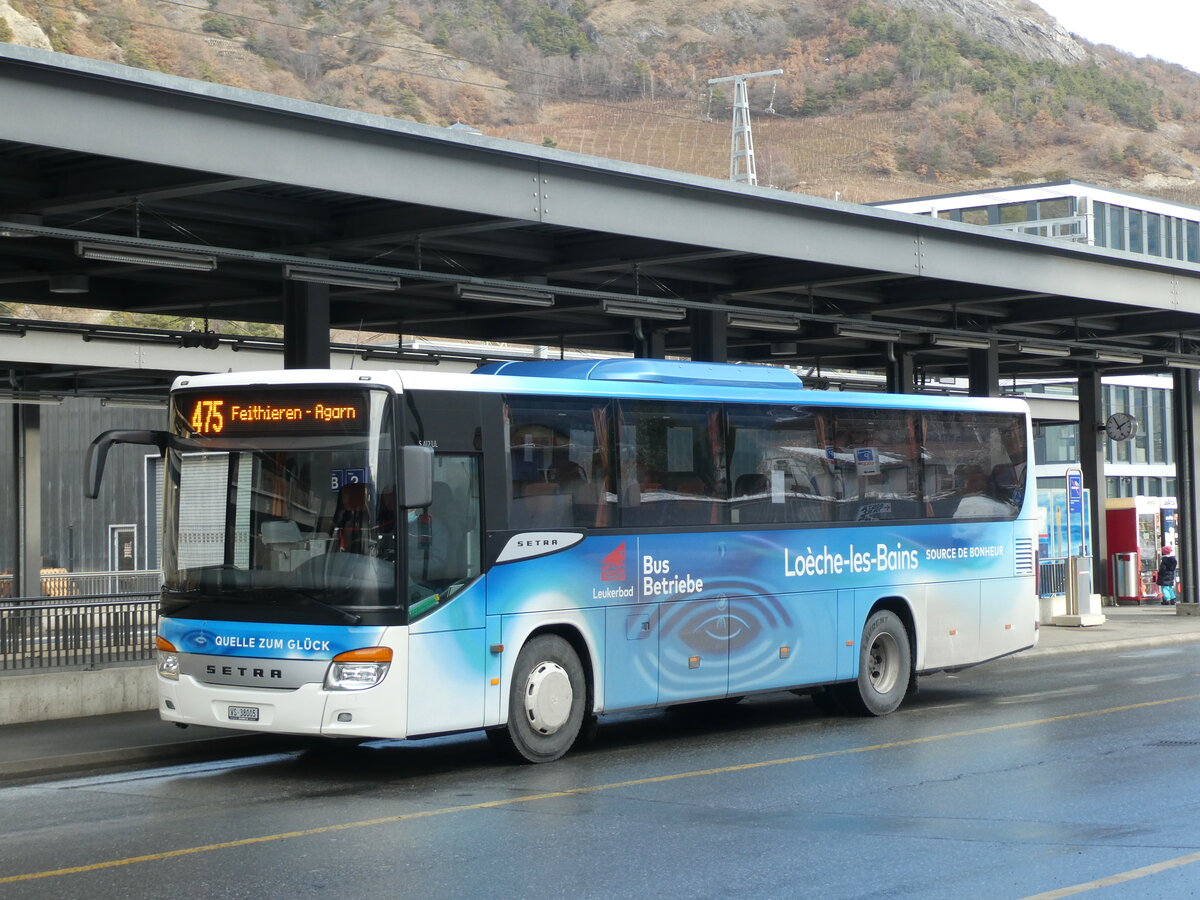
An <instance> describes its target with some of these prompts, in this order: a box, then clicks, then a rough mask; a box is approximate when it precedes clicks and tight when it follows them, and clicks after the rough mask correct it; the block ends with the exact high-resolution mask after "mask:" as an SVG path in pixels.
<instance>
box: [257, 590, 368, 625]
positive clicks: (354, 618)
mask: <svg viewBox="0 0 1200 900" xmlns="http://www.w3.org/2000/svg"><path fill="white" fill-rule="evenodd" d="M276 590H277V591H278V592H279V593H282V594H287V595H290V596H297V597H300V598H301V599H303V600H307V601H308V602H309V603H312V604H315V605H317V606H320V607H322V608H324V609H327V610H329V611H330V612H333V613H337V614H338V615H339V616H341V618H342V621H343V622H345V623H346V624H348V625H357V624H359V623H360V622H361V621H362V616H360V615H358V614H356V613H352V612H349V611H347V610H345V609H342V608H341V607H340V606H335V605H334V604H332V603H328V602H326V601H324V600H320V599H318V598H317V597H316V592H315V591H311V590H305V589H304V588H276Z"/></svg>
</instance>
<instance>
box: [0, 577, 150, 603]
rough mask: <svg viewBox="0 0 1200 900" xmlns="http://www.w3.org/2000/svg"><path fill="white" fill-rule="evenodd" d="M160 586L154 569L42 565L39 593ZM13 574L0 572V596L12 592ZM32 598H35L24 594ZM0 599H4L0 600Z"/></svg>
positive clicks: (88, 593) (144, 590)
mask: <svg viewBox="0 0 1200 900" xmlns="http://www.w3.org/2000/svg"><path fill="white" fill-rule="evenodd" d="M160 587H162V572H159V571H158V570H157V569H154V570H144V571H136V572H68V571H67V570H66V569H42V596H44V597H74V598H82V597H94V596H96V595H98V594H153V593H157V592H158V589H159V588H160ZM13 590H14V587H13V576H12V575H11V574H4V575H0V598H9V597H12V594H13ZM26 599H36V598H26ZM0 602H4V601H3V600H0Z"/></svg>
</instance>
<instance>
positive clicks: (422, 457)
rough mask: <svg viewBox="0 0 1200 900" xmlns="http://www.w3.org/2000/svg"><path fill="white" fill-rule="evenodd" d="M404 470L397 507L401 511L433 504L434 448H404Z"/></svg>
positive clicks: (402, 457) (402, 463)
mask: <svg viewBox="0 0 1200 900" xmlns="http://www.w3.org/2000/svg"><path fill="white" fill-rule="evenodd" d="M402 454H403V455H402V456H401V465H402V466H403V468H404V471H403V473H402V474H403V476H404V477H403V479H402V480H401V482H400V489H401V494H400V496H399V497H397V498H396V499H397V505H398V506H399V507H400V508H401V509H421V508H424V507H426V506H428V505H429V504H430V503H432V502H433V448H432V447H417V446H409V447H404V448H402Z"/></svg>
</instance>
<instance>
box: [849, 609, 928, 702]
mask: <svg viewBox="0 0 1200 900" xmlns="http://www.w3.org/2000/svg"><path fill="white" fill-rule="evenodd" d="M911 677H912V648H911V647H910V645H909V642H908V631H907V629H905V627H904V623H903V622H901V621H900V617H899V616H897V615H896V614H895V613H894V612H891V611H890V610H886V609H881V610H878V611H876V612H875V613H874V614H872V616H871V617H870V618H869V619H867V624H866V625H865V626H863V635H862V642H861V643H860V644H859V650H858V678H857V679H856V680H855V681H853V682H850V683H849V684H844V685H839V686H838V688H839V690H838V694H839V699H840V700H841V701H842V703H844V704H845V705H846V707H847V708H848V709H850V710H851V711H853V712H856V713H859V714H860V715H864V716H886V715H887V714H888V713H891V712H895V710H896V709H897V707H899V706H900V704H901V703H902V702H903V701H904V695H905V694H906V693H907V692H908V683H909V680H910V679H911Z"/></svg>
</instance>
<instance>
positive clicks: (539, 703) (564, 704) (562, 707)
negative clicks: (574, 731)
mask: <svg viewBox="0 0 1200 900" xmlns="http://www.w3.org/2000/svg"><path fill="white" fill-rule="evenodd" d="M574 698H575V695H574V691H572V690H571V678H570V676H569V675H567V670H566V669H564V668H563V667H562V666H560V665H559V664H558V663H555V662H543V663H539V664H538V665H536V666H534V667H533V671H532V672H530V673H529V678H528V680H526V682H525V716H526V718H527V719H528V720H529V724H530V726H532V728H533V730H534V731H536V732H537V733H538V734H554V732H556V731H558V729H560V728H562V726H563V724H564V723H565V722H566V721H567V719H568V718H570V715H571V702H572V701H573V700H574Z"/></svg>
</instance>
